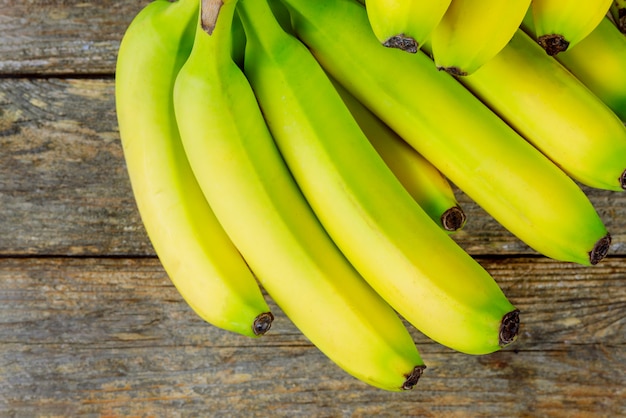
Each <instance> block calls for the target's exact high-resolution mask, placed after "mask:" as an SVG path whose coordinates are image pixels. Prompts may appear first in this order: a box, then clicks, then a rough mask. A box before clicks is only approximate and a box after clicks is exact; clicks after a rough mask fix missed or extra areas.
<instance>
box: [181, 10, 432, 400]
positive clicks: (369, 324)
mask: <svg viewBox="0 0 626 418" xmlns="http://www.w3.org/2000/svg"><path fill="white" fill-rule="evenodd" d="M252 1H258V0H252ZM236 5H237V2H236V0H224V1H222V0H203V1H202V5H201V13H200V16H201V17H200V21H199V25H200V29H199V30H197V31H196V38H195V41H194V45H193V49H192V51H191V55H190V57H189V59H188V60H187V62H186V63H185V65H184V66H183V68H182V69H181V71H180V73H179V75H178V77H177V79H176V84H175V87H174V109H175V113H176V117H177V120H178V121H179V127H180V133H181V138H182V141H183V144H184V147H185V150H186V152H187V155H188V156H189V161H190V163H191V167H192V169H193V170H194V173H195V174H196V177H197V178H198V182H199V184H200V187H201V188H202V190H203V192H204V194H205V196H206V197H207V200H208V201H209V203H210V204H211V206H212V207H213V209H214V211H215V214H216V216H217V218H218V219H219V220H220V221H221V222H222V225H223V226H224V229H225V230H226V232H227V233H228V234H229V236H230V237H231V239H232V240H233V242H234V243H235V245H236V246H237V248H238V249H239V250H240V252H241V254H242V255H243V256H244V258H245V260H246V261H247V262H248V264H249V265H250V268H251V269H252V271H253V272H254V273H255V274H256V276H257V277H258V279H259V281H260V282H261V284H262V285H263V287H264V288H265V290H266V291H267V292H268V294H269V295H270V296H271V297H272V298H273V299H274V301H275V302H276V303H277V304H278V305H279V306H280V307H281V309H282V310H283V311H284V312H285V314H286V315H287V317H288V318H290V320H291V321H292V322H293V323H294V325H296V326H297V327H298V328H299V329H300V330H301V331H302V333H303V334H304V335H305V336H306V337H307V338H308V339H309V340H310V341H311V342H312V343H313V344H315V345H316V346H317V347H318V348H319V349H320V350H321V351H322V352H323V353H325V354H326V355H327V356H328V357H329V358H330V359H331V360H333V361H334V362H335V363H336V364H337V365H339V366H340V367H341V368H343V369H344V370H345V371H346V372H348V373H350V374H351V375H353V376H354V377H356V378H358V379H361V380H362V381H364V382H367V383H369V384H370V385H373V386H376V387H379V388H383V389H387V390H396V391H399V390H403V389H410V388H412V387H413V386H414V385H415V384H416V383H417V380H418V378H419V377H420V375H421V373H422V370H423V369H424V366H423V362H422V360H421V358H420V356H419V353H418V351H417V348H416V347H415V344H414V342H413V340H412V338H411V336H410V334H409V333H408V330H407V329H406V327H405V326H404V323H403V322H402V321H401V320H400V318H399V316H398V315H397V314H396V313H395V311H394V310H393V309H392V308H391V307H390V306H389V305H388V304H387V303H386V302H385V301H384V300H383V299H382V298H381V297H380V296H379V295H378V294H377V293H376V292H374V290H373V289H372V288H371V287H370V286H368V285H367V283H366V282H365V281H364V280H363V278H362V277H361V276H359V274H358V273H357V272H356V271H355V269H354V268H353V267H352V266H351V265H350V263H349V262H348V261H347V260H346V258H345V257H344V256H343V255H342V254H341V252H340V251H339V250H338V249H337V247H336V245H335V244H334V243H333V242H332V240H331V239H330V237H329V236H328V234H327V233H326V231H325V230H324V229H323V228H322V226H321V225H320V223H319V221H318V219H317V218H316V217H315V214H314V213H313V211H312V210H311V208H310V206H309V205H308V204H307V202H306V200H305V199H304V197H303V196H302V193H301V192H300V190H299V189H298V186H297V184H296V183H295V181H294V180H293V177H291V175H290V173H289V170H288V168H287V167H286V165H285V163H284V161H283V160H282V157H281V155H280V153H279V151H278V149H277V148H276V144H275V143H274V141H273V138H272V136H271V134H270V133H269V130H268V128H267V125H266V124H265V121H264V119H263V115H262V113H261V111H260V109H259V107H258V104H257V102H256V99H255V97H254V93H253V92H252V89H251V87H250V84H249V83H248V81H247V80H246V78H245V76H244V74H243V73H242V72H241V70H240V69H239V67H238V66H237V65H236V64H235V63H234V62H233V61H232V60H231V56H230V43H231V39H230V36H231V32H230V29H231V23H232V19H233V16H234V11H235V7H236Z"/></svg>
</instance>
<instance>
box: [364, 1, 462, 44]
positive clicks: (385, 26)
mask: <svg viewBox="0 0 626 418" xmlns="http://www.w3.org/2000/svg"><path fill="white" fill-rule="evenodd" d="M365 5H366V8H367V16H368V18H369V22H370V24H371V27H372V30H373V31H374V34H376V37H377V38H378V40H379V41H380V43H382V44H383V45H384V46H386V47H390V48H398V49H401V50H403V51H406V52H411V53H415V52H417V51H418V49H419V48H421V46H422V44H423V43H424V42H425V41H426V40H427V39H428V38H429V37H430V35H431V32H432V31H433V29H434V28H435V26H437V24H438V23H439V21H440V20H441V18H442V17H443V14H444V13H445V11H446V9H447V8H448V6H449V5H450V0H426V1H424V0H421V1H420V0H367V2H366V3H365Z"/></svg>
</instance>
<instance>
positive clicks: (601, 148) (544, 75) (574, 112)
mask: <svg viewBox="0 0 626 418" xmlns="http://www.w3.org/2000/svg"><path fill="white" fill-rule="evenodd" d="M566 53H567V52H566ZM588 59H591V57H588ZM597 65H602V64H600V63H598V64H597ZM459 80H460V81H461V82H462V83H463V84H464V85H465V86H466V87H467V88H468V89H469V90H471V91H472V92H473V93H474V94H475V95H476V96H477V97H479V98H480V99H481V100H482V101H483V103H485V104H487V105H488V106H489V107H491V109H492V110H493V111H494V112H495V113H497V114H498V115H500V117H501V118H502V119H504V120H505V121H507V123H509V124H510V125H511V126H512V127H513V128H514V129H516V130H517V131H518V132H519V133H520V134H522V136H524V137H525V138H526V139H527V140H528V141H530V142H531V143H533V144H534V145H535V146H536V147H537V148H538V149H540V150H541V151H542V152H543V153H544V154H545V155H547V156H548V157H549V158H550V159H551V160H552V161H554V162H555V163H556V164H557V165H559V166H560V167H561V168H562V169H563V170H565V172H567V173H568V174H569V175H570V176H571V177H573V178H574V179H575V180H577V181H579V182H580V183H582V184H584V185H586V186H589V187H594V188H598V189H605V190H614V191H623V190H624V189H626V128H625V127H624V124H623V123H622V122H621V121H620V119H619V118H618V117H617V116H616V115H615V114H614V113H613V112H612V111H611V109H609V107H608V106H607V105H606V104H605V103H603V102H602V100H600V99H599V98H598V97H597V96H596V95H594V94H593V93H592V92H591V91H590V90H589V89H588V88H587V87H585V85H584V84H583V83H582V82H580V81H579V80H578V79H577V78H576V77H574V76H573V75H572V73H570V72H569V71H568V70H567V69H566V68H565V67H563V66H562V65H561V64H560V63H559V62H558V61H557V60H555V59H554V58H552V57H549V56H548V55H546V54H545V53H544V52H543V50H542V48H541V47H540V46H539V45H537V43H536V42H535V41H533V40H532V39H531V38H530V37H529V36H528V35H527V34H526V33H524V32H523V31H522V30H521V29H519V30H518V32H517V33H516V34H515V36H514V37H513V39H511V42H509V44H508V45H507V46H506V47H505V48H504V49H503V50H502V51H501V52H500V53H499V54H498V55H497V56H495V57H494V58H493V59H492V60H491V61H489V62H488V63H486V64H485V65H484V66H483V67H482V68H481V69H479V70H478V71H476V72H475V73H474V74H472V75H469V76H467V77H463V78H460V79H459Z"/></svg>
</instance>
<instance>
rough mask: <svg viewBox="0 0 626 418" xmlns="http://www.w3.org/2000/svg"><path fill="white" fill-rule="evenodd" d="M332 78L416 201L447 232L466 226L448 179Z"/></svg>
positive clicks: (363, 127) (385, 159) (350, 108)
mask: <svg viewBox="0 0 626 418" xmlns="http://www.w3.org/2000/svg"><path fill="white" fill-rule="evenodd" d="M331 81H332V82H333V85H334V86H335V89H336V90H337V92H338V93H339V95H340V96H341V98H342V99H343V102H344V103H345V104H346V106H347V107H348V110H350V113H351V114H352V116H353V117H354V119H355V120H356V122H357V123H358V124H359V127H360V128H361V130H362V131H363V133H364V134H365V136H366V137H367V139H369V141H370V143H371V144H372V145H373V146H374V148H375V149H376V151H377V152H378V154H379V155H380V156H381V157H382V158H383V160H384V161H385V164H387V166H388V167H389V168H390V169H391V171H392V172H393V174H394V175H395V176H396V177H397V178H398V180H400V183H402V185H403V186H404V188H405V189H406V190H407V191H408V192H409V194H410V195H411V197H412V198H413V200H415V201H416V202H417V203H418V204H419V205H420V206H421V207H422V209H424V211H425V212H426V213H427V214H428V216H430V218H431V219H432V220H433V221H435V222H436V223H437V224H438V225H439V226H440V227H441V228H443V229H444V230H445V231H448V232H455V231H458V230H459V229H461V228H463V226H464V225H465V221H466V220H467V217H466V215H465V212H464V211H463V209H461V207H460V205H459V203H458V201H457V200H456V196H455V194H454V190H453V189H452V186H451V185H450V182H449V181H448V179H446V178H445V176H444V175H443V174H441V172H440V171H439V170H437V168H436V167H435V166H434V165H432V164H431V163H430V162H429V161H428V160H427V159H426V158H424V157H423V156H422V155H420V153H419V152H417V151H415V149H414V148H413V147H411V146H410V145H409V144H407V143H406V141H405V140H403V139H402V138H401V137H399V136H398V134H396V133H395V132H394V131H393V130H391V128H389V127H388V126H387V125H385V123H384V122H383V121H381V120H380V119H379V118H378V117H377V116H376V115H374V114H373V113H372V112H371V111H370V110H369V109H367V108H366V107H365V106H363V104H362V103H361V102H359V101H358V100H357V99H356V98H355V97H354V96H353V95H352V94H350V93H349V92H348V91H347V90H346V89H345V88H344V87H343V86H341V84H339V83H338V82H337V81H336V80H333V79H331Z"/></svg>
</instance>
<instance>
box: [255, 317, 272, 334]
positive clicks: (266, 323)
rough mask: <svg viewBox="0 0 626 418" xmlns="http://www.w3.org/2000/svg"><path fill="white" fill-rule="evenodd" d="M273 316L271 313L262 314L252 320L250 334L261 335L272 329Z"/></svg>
mask: <svg viewBox="0 0 626 418" xmlns="http://www.w3.org/2000/svg"><path fill="white" fill-rule="evenodd" d="M273 321H274V315H272V313H271V312H263V313H262V314H260V315H259V316H257V317H256V318H255V319H254V323H253V324H252V332H254V335H263V334H265V333H266V332H267V331H269V330H270V328H271V327H272V322H273Z"/></svg>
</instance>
